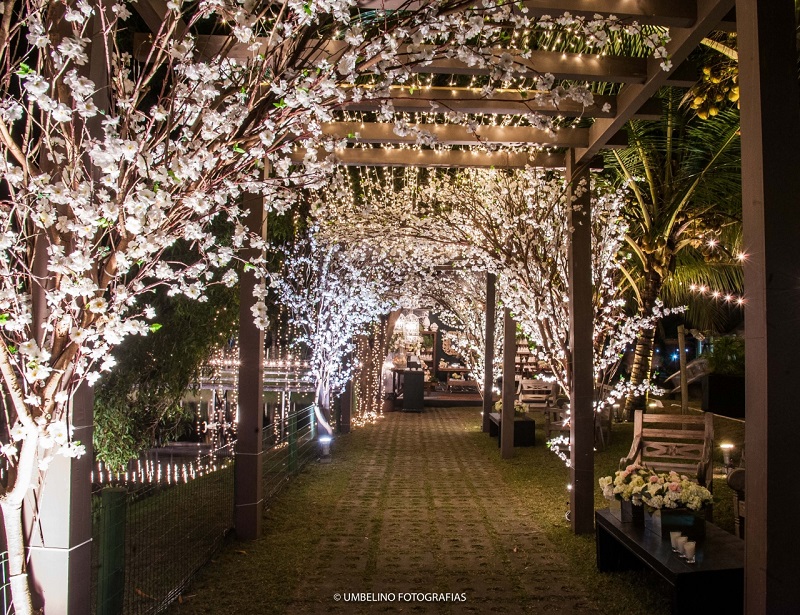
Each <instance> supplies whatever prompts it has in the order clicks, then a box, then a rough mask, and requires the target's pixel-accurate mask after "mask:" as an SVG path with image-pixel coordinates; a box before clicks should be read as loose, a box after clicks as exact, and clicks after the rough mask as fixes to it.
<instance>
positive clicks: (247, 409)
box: [233, 194, 267, 540]
mask: <svg viewBox="0 0 800 615" xmlns="http://www.w3.org/2000/svg"><path fill="white" fill-rule="evenodd" d="M242 205H243V207H244V208H245V209H246V211H247V212H248V214H247V228H248V230H249V231H250V232H251V233H254V234H257V235H259V236H260V237H262V238H266V226H267V221H266V216H265V215H264V198H263V197H261V196H257V195H254V194H246V195H245V196H244V198H243V203H242ZM257 252H258V251H257V250H254V249H253V248H247V249H243V250H242V258H244V259H251V258H253V259H255V258H258V256H257V254H256V253H257ZM253 273H254V272H253V271H247V272H243V273H242V274H241V277H240V281H239V364H240V365H239V378H238V379H237V404H238V408H237V413H236V414H237V427H236V449H235V450H236V464H235V465H234V469H233V480H234V515H233V524H234V528H235V530H236V535H237V536H238V537H239V538H240V539H244V540H255V539H256V538H259V537H260V536H261V526H262V521H263V517H264V448H263V440H262V435H263V433H262V432H263V420H264V385H263V383H264V330H263V329H259V328H258V327H257V326H256V324H255V322H253V312H252V308H253V306H254V305H255V304H256V297H255V296H254V292H255V289H256V287H257V286H258V279H257V277H256V276H255V275H253Z"/></svg>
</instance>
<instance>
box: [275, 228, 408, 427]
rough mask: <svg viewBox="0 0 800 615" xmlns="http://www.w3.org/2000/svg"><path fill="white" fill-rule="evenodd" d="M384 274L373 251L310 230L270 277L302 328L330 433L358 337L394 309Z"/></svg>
mask: <svg viewBox="0 0 800 615" xmlns="http://www.w3.org/2000/svg"><path fill="white" fill-rule="evenodd" d="M384 273H385V272H384V271H383V268H382V267H381V266H380V264H379V263H378V262H377V261H376V260H375V259H374V255H373V254H372V253H371V252H370V251H369V250H365V249H361V248H360V247H355V248H354V247H352V246H350V247H346V246H343V245H341V244H333V243H327V242H324V241H320V240H318V239H317V238H316V237H315V236H314V234H313V231H312V234H311V236H310V237H309V238H307V239H304V240H300V241H298V242H297V243H296V244H295V245H294V246H293V247H292V248H291V249H290V252H289V253H288V254H287V255H286V258H285V260H284V262H283V266H282V268H281V271H280V273H279V274H275V275H274V276H273V277H272V283H271V286H272V287H273V288H274V289H275V291H276V294H277V299H278V300H279V301H281V302H282V303H283V304H284V305H285V306H286V309H287V311H288V314H289V319H290V322H291V323H292V324H294V325H295V326H296V327H297V329H298V331H299V332H300V335H299V336H297V338H296V339H295V340H294V343H295V344H298V345H304V346H305V347H306V348H307V349H308V351H309V352H310V359H309V363H310V365H311V372H312V374H313V375H314V379H315V386H316V399H315V411H316V415H317V420H318V422H319V425H320V428H321V430H324V432H326V433H327V434H328V435H330V434H332V433H333V430H332V428H331V425H330V405H331V400H332V398H333V397H334V396H335V395H337V394H338V393H340V392H341V391H342V390H343V389H344V387H345V385H346V384H347V383H348V381H349V380H350V379H351V378H352V376H353V373H354V371H355V369H356V367H357V365H356V357H355V350H356V341H357V340H356V336H358V335H362V334H367V333H368V329H369V325H370V324H372V323H374V322H375V321H377V320H379V319H380V317H381V316H383V315H385V314H387V313H388V312H390V311H391V310H392V308H393V303H392V302H391V299H390V297H391V294H392V293H391V292H390V283H391V279H390V278H388V277H387V276H386V275H384Z"/></svg>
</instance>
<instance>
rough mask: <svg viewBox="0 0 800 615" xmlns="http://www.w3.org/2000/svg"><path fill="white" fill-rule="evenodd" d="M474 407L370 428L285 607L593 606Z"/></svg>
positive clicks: (570, 609)
mask: <svg viewBox="0 0 800 615" xmlns="http://www.w3.org/2000/svg"><path fill="white" fill-rule="evenodd" d="M474 412H476V410H475V409H469V410H465V409H447V408H437V409H429V410H426V411H425V412H424V413H421V414H405V413H392V414H389V415H388V416H387V417H386V418H385V419H383V420H381V421H380V422H379V423H378V425H376V426H373V427H371V428H370V434H369V442H368V443H367V444H366V449H365V451H364V457H363V462H362V464H363V465H362V466H360V469H359V471H358V472H356V473H355V474H354V476H353V479H352V481H351V484H350V486H349V488H348V490H347V495H346V496H345V497H343V498H341V500H340V501H339V502H338V504H337V505H336V507H335V513H334V515H333V519H332V520H333V523H331V526H332V527H334V528H337V529H336V531H335V533H332V534H330V535H328V536H326V537H324V538H323V539H322V541H321V543H320V544H319V546H318V548H317V549H316V551H315V553H314V557H315V561H310V562H308V565H307V566H306V567H305V568H306V570H307V571H308V572H307V573H306V574H305V575H304V577H303V580H302V581H301V582H300V585H299V587H297V588H296V591H295V592H294V595H293V599H292V604H291V605H290V608H289V609H287V612H288V613H302V614H308V615H311V614H313V615H316V614H320V615H321V614H323V613H324V614H327V613H348V614H350V613H379V612H380V613H509V614H517V613H546V614H548V615H555V614H558V613H596V612H598V611H596V610H594V609H593V608H592V606H591V604H590V601H589V600H588V592H587V591H586V590H585V589H584V588H582V587H580V586H579V585H578V581H577V580H576V578H575V575H572V574H570V572H569V570H568V568H567V566H566V564H565V563H564V561H563V560H562V558H561V556H560V555H559V554H558V553H556V552H555V549H554V547H553V545H552V544H550V543H549V542H548V540H547V539H546V538H545V537H544V534H543V532H542V531H541V530H540V528H539V527H538V526H537V524H536V522H535V520H534V519H532V518H531V516H530V513H529V512H528V509H527V507H526V505H525V502H523V501H521V499H520V498H519V497H518V496H517V495H516V494H514V493H513V491H512V490H510V489H509V488H508V487H506V486H505V484H504V482H503V480H502V478H501V476H500V472H499V471H498V469H497V468H496V467H495V466H494V465H493V464H491V463H487V462H486V455H485V450H482V449H481V448H480V447H479V446H478V445H477V444H476V442H475V441H474V439H472V438H471V437H470V436H469V434H468V432H467V425H466V423H465V420H466V418H467V416H468V413H474ZM472 416H473V417H474V414H472ZM473 425H474V423H473ZM486 437H487V438H488V436H486ZM473 438H474V437H473ZM358 594H362V595H361V596H358ZM381 594H382V595H381ZM413 594H416V595H413ZM434 594H435V596H434ZM442 594H445V595H444V596H442ZM447 594H451V596H447ZM452 594H456V595H457V597H454V596H452ZM354 595H355V596H354ZM337 598H338V601H337ZM434 598H436V599H438V600H441V601H434V600H433V599H434Z"/></svg>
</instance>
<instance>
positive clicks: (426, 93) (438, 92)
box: [344, 85, 617, 117]
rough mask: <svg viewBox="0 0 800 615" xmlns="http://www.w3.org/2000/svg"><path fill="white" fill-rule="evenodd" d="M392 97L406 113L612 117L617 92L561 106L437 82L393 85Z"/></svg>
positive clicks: (362, 105)
mask: <svg viewBox="0 0 800 615" xmlns="http://www.w3.org/2000/svg"><path fill="white" fill-rule="evenodd" d="M389 98H390V99H391V101H392V104H393V105H394V108H395V110H396V111H402V112H405V113H431V112H432V111H436V112H439V113H442V112H447V111H454V112H458V113H485V114H502V115H523V114H525V113H541V114H543V115H552V116H555V115H560V116H563V117H578V116H584V117H613V115H614V110H615V109H616V104H617V101H616V97H614V96H600V95H596V96H595V97H594V104H593V105H591V106H589V107H586V108H584V106H583V105H582V104H581V103H578V102H576V101H574V100H571V99H566V100H562V101H560V102H559V104H558V106H555V105H554V104H553V103H552V102H550V101H547V102H540V101H537V100H536V92H527V93H523V92H521V91H520V90H495V93H494V95H493V96H491V97H487V96H485V95H484V94H483V93H482V91H481V88H465V87H437V86H424V87H422V88H419V87H414V88H411V87H409V86H407V85H404V86H392V87H390V88H389ZM433 103H435V104H433ZM605 105H609V107H608V110H607V111H604V110H603V107H604V106H605ZM344 108H345V109H347V110H349V111H378V110H380V108H381V100H380V99H372V98H362V99H361V100H359V101H358V102H346V103H345V104H344Z"/></svg>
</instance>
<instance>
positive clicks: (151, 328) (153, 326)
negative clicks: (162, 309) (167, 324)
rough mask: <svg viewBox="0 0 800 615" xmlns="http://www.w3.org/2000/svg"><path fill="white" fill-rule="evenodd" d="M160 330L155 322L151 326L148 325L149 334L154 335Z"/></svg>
mask: <svg viewBox="0 0 800 615" xmlns="http://www.w3.org/2000/svg"><path fill="white" fill-rule="evenodd" d="M160 328H161V325H160V324H158V323H157V322H154V323H153V324H152V325H150V333H155V332H156V331H158V330H159V329H160Z"/></svg>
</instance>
